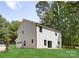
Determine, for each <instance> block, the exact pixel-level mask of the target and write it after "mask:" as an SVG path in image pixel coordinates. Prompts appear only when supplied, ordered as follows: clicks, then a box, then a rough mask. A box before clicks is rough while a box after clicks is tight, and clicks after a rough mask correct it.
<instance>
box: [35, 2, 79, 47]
mask: <svg viewBox="0 0 79 59" xmlns="http://www.w3.org/2000/svg"><path fill="white" fill-rule="evenodd" d="M35 7H36V12H37V15H38V16H39V18H40V19H41V22H40V23H41V24H42V25H45V26H48V27H51V28H53V29H56V30H59V31H61V33H62V45H63V47H64V46H65V47H66V46H67V48H68V47H69V48H75V46H79V1H67V2H65V1H39V2H38V3H37V4H36V5H35Z"/></svg>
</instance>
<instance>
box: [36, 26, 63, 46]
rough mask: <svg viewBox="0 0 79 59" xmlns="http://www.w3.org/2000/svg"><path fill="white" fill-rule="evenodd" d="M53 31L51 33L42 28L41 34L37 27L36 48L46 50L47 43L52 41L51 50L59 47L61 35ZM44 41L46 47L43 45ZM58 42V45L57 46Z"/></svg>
mask: <svg viewBox="0 0 79 59" xmlns="http://www.w3.org/2000/svg"><path fill="white" fill-rule="evenodd" d="M56 33H57V36H56V35H55V31H51V30H48V29H45V28H42V32H40V31H39V27H38V26H37V48H48V41H52V48H58V47H61V46H60V45H61V37H60V36H61V34H60V33H58V32H56ZM44 40H46V45H44ZM58 40H59V41H60V44H59V45H58Z"/></svg>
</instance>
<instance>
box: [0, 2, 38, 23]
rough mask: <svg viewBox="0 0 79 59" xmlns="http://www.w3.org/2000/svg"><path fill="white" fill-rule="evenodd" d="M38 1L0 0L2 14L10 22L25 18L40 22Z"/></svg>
mask: <svg viewBox="0 0 79 59" xmlns="http://www.w3.org/2000/svg"><path fill="white" fill-rule="evenodd" d="M36 3H37V1H0V14H1V15H2V16H3V17H5V18H6V19H7V20H8V21H10V22H11V21H13V20H19V21H21V20H22V19H23V18H25V19H28V20H32V21H35V22H39V18H38V16H37V13H36V8H35V5H36Z"/></svg>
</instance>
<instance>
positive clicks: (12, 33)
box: [8, 21, 21, 43]
mask: <svg viewBox="0 0 79 59" xmlns="http://www.w3.org/2000/svg"><path fill="white" fill-rule="evenodd" d="M20 23H21V22H19V21H12V22H11V23H10V25H9V26H8V29H9V31H10V38H11V41H10V42H11V43H15V39H16V38H17V30H18V28H19V26H20Z"/></svg>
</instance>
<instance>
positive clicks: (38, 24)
mask: <svg viewBox="0 0 79 59" xmlns="http://www.w3.org/2000/svg"><path fill="white" fill-rule="evenodd" d="M25 21H28V22H31V23H34V24H36V25H37V26H41V27H42V28H45V29H48V30H51V31H55V32H59V33H61V31H58V30H55V29H52V28H50V27H47V26H44V25H42V24H40V23H37V22H34V21H30V20H28V19H23V22H25Z"/></svg>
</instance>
